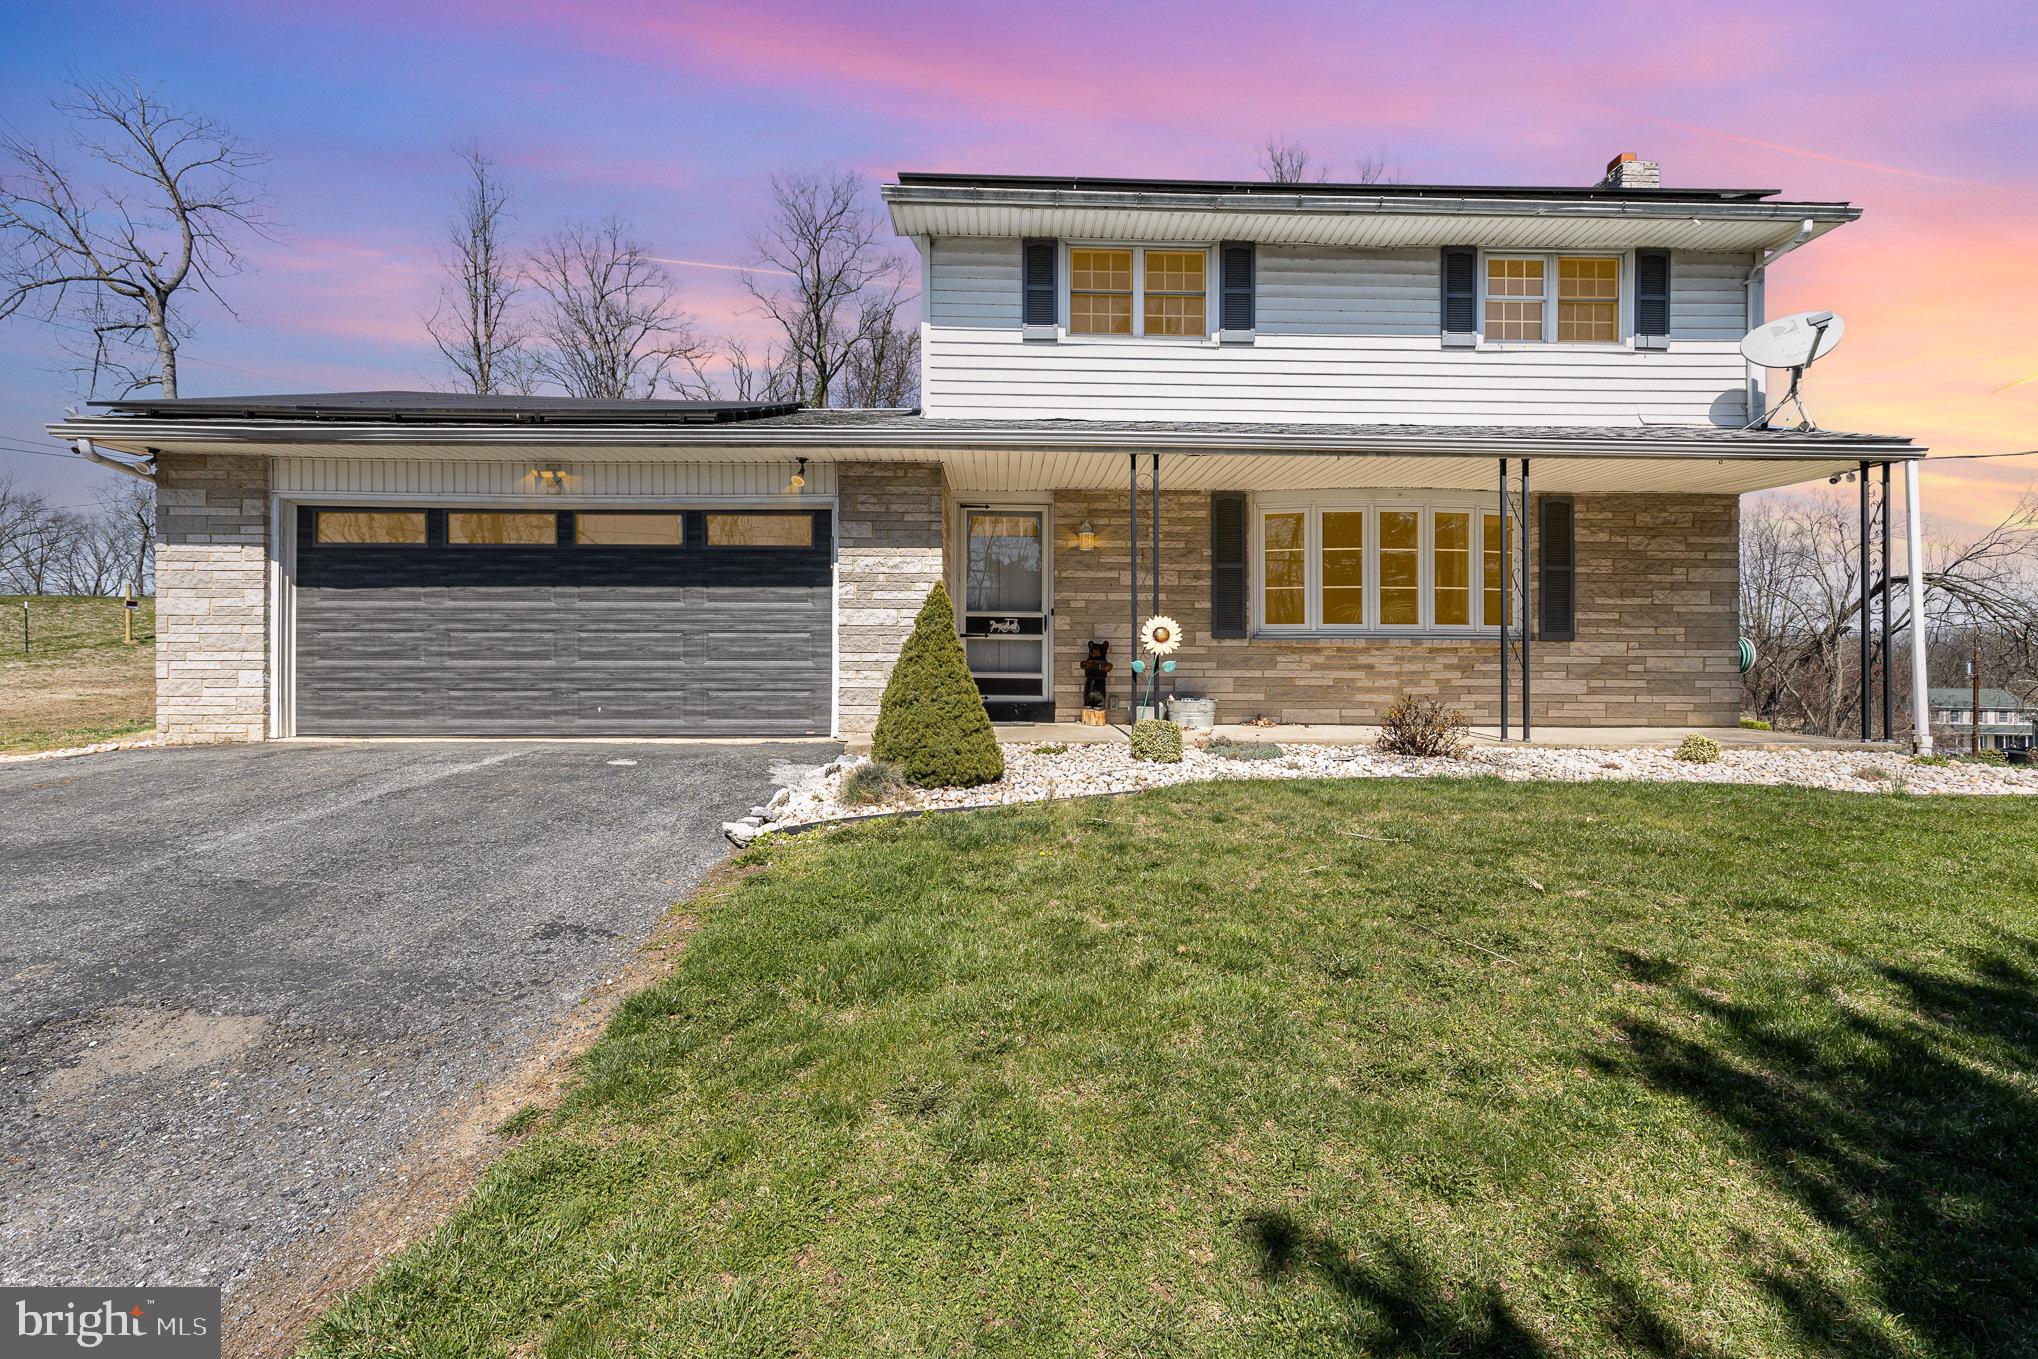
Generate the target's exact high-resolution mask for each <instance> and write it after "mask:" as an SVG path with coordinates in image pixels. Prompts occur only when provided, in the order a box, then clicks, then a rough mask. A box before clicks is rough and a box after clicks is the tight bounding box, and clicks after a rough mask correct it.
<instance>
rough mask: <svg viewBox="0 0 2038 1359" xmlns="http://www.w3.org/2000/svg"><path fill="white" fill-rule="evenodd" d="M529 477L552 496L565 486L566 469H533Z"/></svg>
mask: <svg viewBox="0 0 2038 1359" xmlns="http://www.w3.org/2000/svg"><path fill="white" fill-rule="evenodd" d="M531 475H532V476H534V477H536V478H537V479H538V484H539V485H540V486H542V487H544V488H545V489H546V490H548V491H551V492H553V493H554V494H557V493H558V492H559V490H560V489H561V488H562V487H564V486H565V485H566V469H564V468H563V467H533V468H532V469H531Z"/></svg>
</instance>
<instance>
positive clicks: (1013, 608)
mask: <svg viewBox="0 0 2038 1359" xmlns="http://www.w3.org/2000/svg"><path fill="white" fill-rule="evenodd" d="M962 531H963V541H964V542H965V543H966V544H967V557H966V562H965V565H964V568H963V570H964V573H965V575H964V579H963V599H962V637H963V643H962V644H963V648H964V650H966V651H967V652H968V653H969V668H970V674H971V675H973V676H974V677H975V678H976V682H977V689H978V691H979V692H980V693H982V694H983V696H984V701H985V703H986V704H987V705H992V706H993V712H994V714H996V711H997V705H1000V704H1002V703H1014V704H1037V703H1040V702H1042V701H1044V700H1046V699H1047V698H1048V697H1049V694H1048V688H1047V673H1048V663H1049V658H1048V647H1049V633H1050V632H1051V631H1052V630H1051V629H1050V628H1049V627H1048V622H1047V620H1048V610H1049V604H1048V596H1047V580H1048V575H1047V573H1048V561H1047V552H1048V547H1047V542H1048V539H1047V533H1048V523H1047V511H1046V510H1043V509H1023V508H1015V509H1000V508H996V507H993V506H985V505H972V506H968V507H965V508H964V510H963V514H962Z"/></svg>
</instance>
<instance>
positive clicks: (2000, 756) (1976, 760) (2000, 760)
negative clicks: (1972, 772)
mask: <svg viewBox="0 0 2038 1359" xmlns="http://www.w3.org/2000/svg"><path fill="white" fill-rule="evenodd" d="M1960 762H1961V763H1962V764H1989V765H1995V766H1996V767H1997V768H2002V767H2004V766H2006V765H2008V764H2009V762H2010V757H2009V756H2008V755H2006V754H2005V753H2003V752H2002V751H2000V750H1982V751H1976V752H1974V753H1972V754H1968V755H1962V756H1961V757H1960Z"/></svg>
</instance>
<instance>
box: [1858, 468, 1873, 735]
mask: <svg viewBox="0 0 2038 1359" xmlns="http://www.w3.org/2000/svg"><path fill="white" fill-rule="evenodd" d="M1868 532H1869V529H1868V464H1867V463H1865V462H1864V463H1862V464H1861V739H1862V740H1864V741H1867V740H1872V739H1873V738H1874V728H1873V727H1872V726H1871V725H1870V723H1871V722H1872V721H1873V719H1872V718H1871V717H1870V715H1869V711H1868V667H1869V665H1870V663H1871V661H1870V657H1871V656H1872V655H1873V653H1872V651H1871V650H1870V638H1869V635H1868V629H1869V624H1870V622H1871V621H1872V619H1871V617H1870V614H1869V610H1868Z"/></svg>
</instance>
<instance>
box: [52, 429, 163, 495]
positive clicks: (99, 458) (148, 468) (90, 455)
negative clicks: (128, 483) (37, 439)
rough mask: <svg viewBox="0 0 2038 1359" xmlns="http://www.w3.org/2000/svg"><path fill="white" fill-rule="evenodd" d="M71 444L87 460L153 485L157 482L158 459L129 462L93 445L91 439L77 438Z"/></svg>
mask: <svg viewBox="0 0 2038 1359" xmlns="http://www.w3.org/2000/svg"><path fill="white" fill-rule="evenodd" d="M71 446H72V447H73V448H75V449H77V450H78V456H79V457H81V458H83V459H84V460H85V461H86V462H92V463H97V464H99V465H100V466H101V467H110V468H112V469H113V470H114V471H116V472H125V473H127V474H128V475H129V476H131V477H135V478H138V479H139V480H142V481H146V482H148V483H149V484H150V485H151V486H153V485H155V484H156V460H155V459H154V458H149V459H147V460H146V461H143V462H129V461H128V460H127V459H125V458H115V457H111V456H109V455H107V454H105V453H101V452H100V451H99V450H98V449H97V448H95V447H93V445H92V441H91V440H90V439H78V440H75V441H74V442H73V443H72V445H71Z"/></svg>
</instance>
